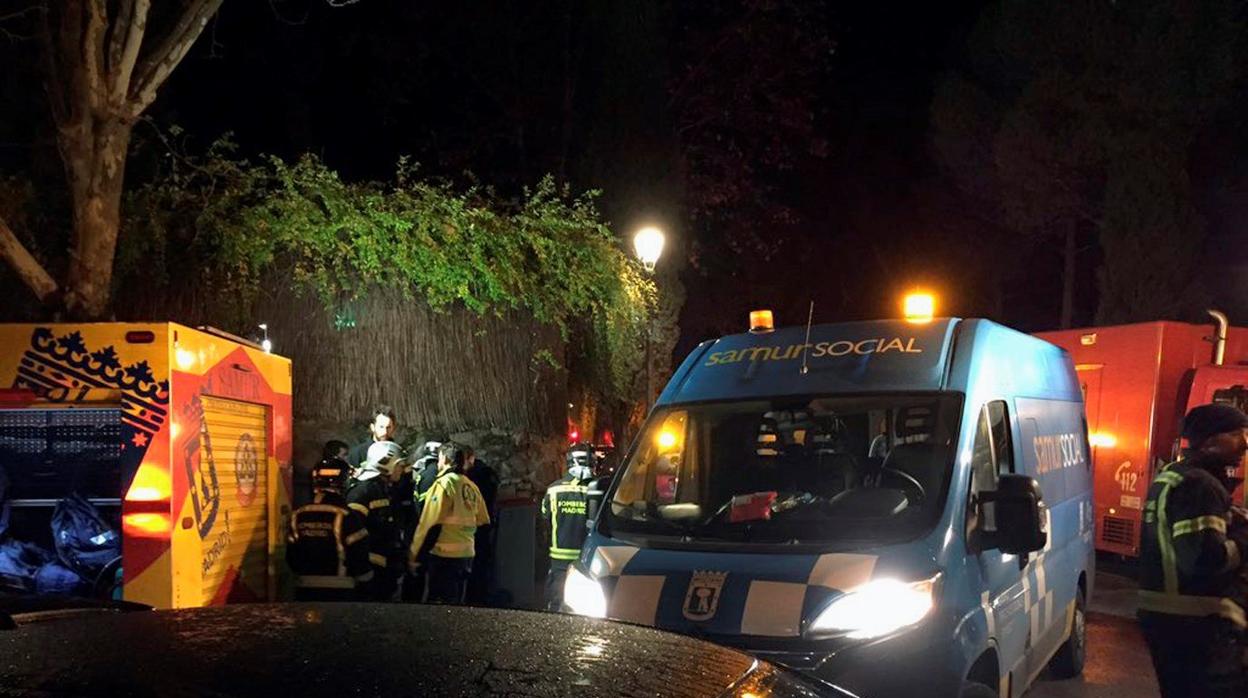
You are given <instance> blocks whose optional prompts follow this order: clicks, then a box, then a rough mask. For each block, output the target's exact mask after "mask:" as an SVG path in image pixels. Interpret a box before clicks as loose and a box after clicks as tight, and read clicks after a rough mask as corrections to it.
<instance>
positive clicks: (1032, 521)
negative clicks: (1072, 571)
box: [979, 473, 1049, 555]
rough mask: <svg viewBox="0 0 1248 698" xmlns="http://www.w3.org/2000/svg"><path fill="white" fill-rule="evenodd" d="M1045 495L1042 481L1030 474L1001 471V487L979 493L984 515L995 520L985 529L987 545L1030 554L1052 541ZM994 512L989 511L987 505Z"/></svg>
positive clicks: (998, 482) (986, 546)
mask: <svg viewBox="0 0 1248 698" xmlns="http://www.w3.org/2000/svg"><path fill="white" fill-rule="evenodd" d="M1043 501H1044V496H1043V495H1042V494H1041V493H1040V483H1038V482H1036V479H1035V478H1033V477H1029V476H1027V475H1019V474H1015V473H1009V474H1004V475H1001V476H1000V477H999V479H998V481H997V489H996V490H995V491H991V492H980V493H979V506H980V508H981V512H980V514H981V516H980V519H981V520H983V521H991V522H993V526H992V527H991V528H988V527H985V529H984V530H983V531H982V534H983V536H984V547H985V548H996V549H997V550H1000V551H1001V552H1003V553H1009V554H1011V555H1026V554H1028V553H1034V552H1035V551H1037V550H1042V549H1043V548H1044V544H1045V543H1046V542H1047V541H1048V537H1049V536H1048V532H1047V531H1046V530H1045V521H1044V513H1043V512H1042V511H1041V507H1042V506H1043V504H1042V502H1043ZM986 507H991V508H992V510H993V511H992V514H991V515H985V512H984V511H983V509H984V508H986Z"/></svg>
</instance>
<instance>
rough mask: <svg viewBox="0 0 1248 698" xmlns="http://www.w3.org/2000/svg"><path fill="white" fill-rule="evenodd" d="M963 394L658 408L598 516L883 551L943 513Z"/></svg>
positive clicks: (639, 529) (634, 528) (709, 537)
mask: <svg viewBox="0 0 1248 698" xmlns="http://www.w3.org/2000/svg"><path fill="white" fill-rule="evenodd" d="M960 403H961V398H960V396H958V395H953V394H941V395H934V394H926V395H896V394H894V395H888V396H873V397H844V396H842V397H816V398H797V399H794V398H784V399H777V400H752V401H744V402H721V403H712V404H700V405H688V406H676V407H672V408H669V409H666V410H663V411H661V412H657V413H656V414H655V415H654V416H653V417H652V418H651V419H650V421H649V423H648V424H647V426H646V430H645V432H644V433H643V435H642V438H641V441H640V442H639V443H638V445H637V447H636V448H635V449H634V451H633V453H632V454H631V456H630V458H629V461H628V463H626V464H625V466H624V469H623V472H622V473H621V474H620V476H619V479H618V481H617V485H616V488H615V490H614V492H613V493H612V494H611V499H610V505H609V506H608V507H606V511H605V512H604V516H605V517H606V522H607V525H608V527H609V529H610V530H612V531H618V532H620V533H633V534H642V535H654V536H673V537H676V538H679V539H681V540H683V541H701V540H705V541H740V542H747V543H767V544H774V543H832V544H838V545H845V546H848V547H859V546H867V545H878V544H881V543H888V542H896V541H900V540H907V539H910V538H913V537H916V536H918V535H920V534H922V533H923V532H925V531H927V530H930V528H931V526H933V525H934V524H935V521H936V519H937V518H938V516H939V514H940V511H941V508H942V507H943V503H944V501H945V492H946V489H947V487H948V482H949V475H950V472H951V470H952V468H951V463H952V461H953V455H954V450H955V449H954V444H955V442H956V434H957V426H958V424H957V423H958V409H959V406H960Z"/></svg>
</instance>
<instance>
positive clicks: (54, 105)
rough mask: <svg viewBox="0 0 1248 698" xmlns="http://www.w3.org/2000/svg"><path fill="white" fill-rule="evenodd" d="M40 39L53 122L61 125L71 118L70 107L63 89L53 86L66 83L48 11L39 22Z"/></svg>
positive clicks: (45, 82) (45, 87)
mask: <svg viewBox="0 0 1248 698" xmlns="http://www.w3.org/2000/svg"><path fill="white" fill-rule="evenodd" d="M39 25H40V26H39V39H40V43H42V44H43V51H41V53H42V54H43V62H44V70H46V71H47V78H46V79H45V80H44V91H45V92H46V93H47V96H48V105H49V107H50V108H51V111H52V123H53V124H55V125H56V126H58V127H59V126H60V125H61V124H63V123H65V121H66V120H68V119H69V108H68V107H67V106H66V104H65V95H64V92H63V91H62V90H59V89H56V90H54V89H53V86H59V85H64V84H65V83H63V82H62V76H61V69H60V61H59V60H58V54H57V50H56V49H57V42H56V40H55V39H53V38H52V27H51V23H50V20H49V19H48V13H47V12H44V13H43V19H42V21H41V22H40V23H39Z"/></svg>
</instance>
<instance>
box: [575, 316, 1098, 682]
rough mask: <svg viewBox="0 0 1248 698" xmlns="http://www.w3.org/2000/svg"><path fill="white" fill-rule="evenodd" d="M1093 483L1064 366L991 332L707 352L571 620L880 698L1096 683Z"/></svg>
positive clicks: (686, 372) (826, 336)
mask: <svg viewBox="0 0 1248 698" xmlns="http://www.w3.org/2000/svg"><path fill="white" fill-rule="evenodd" d="M1090 467H1091V458H1090V454H1089V452H1088V442H1087V427H1086V423H1085V421H1084V411H1083V395H1082V392H1081V389H1080V384H1079V381H1078V379H1077V378H1076V374H1075V370H1074V367H1073V366H1072V365H1071V363H1070V359H1069V358H1068V356H1067V355H1066V353H1065V352H1064V351H1063V350H1061V349H1059V348H1057V347H1055V346H1053V345H1051V344H1049V343H1047V342H1044V341H1042V340H1039V339H1036V338H1034V337H1029V336H1027V335H1025V334H1022V333H1019V332H1016V331H1014V330H1011V329H1008V328H1006V327H1002V326H1001V325H998V324H995V323H992V322H989V321H986V320H974V319H972V320H961V319H936V320H932V321H929V322H926V323H921V324H919V323H911V322H907V321H900V320H898V321H878V322H859V323H845V324H832V325H816V326H813V327H810V328H806V327H793V328H787V329H782V330H778V331H767V332H762V333H749V334H741V335H733V336H729V337H724V338H722V339H718V340H715V341H709V342H705V343H703V344H702V345H700V346H698V348H697V349H695V350H694V351H693V353H692V354H690V355H689V357H688V358H687V359H686V360H685V361H684V363H683V364H682V365H681V366H680V368H679V369H678V370H677V371H676V373H675V374H674V375H673V376H672V379H671V381H670V382H669V383H668V385H667V387H666V388H665V389H664V391H663V393H662V395H661V396H660V398H659V400H658V402H657V403H656V405H655V407H654V410H653V412H652V413H651V414H650V417H649V419H648V420H647V422H646V424H645V426H644V428H643V430H642V432H641V434H640V436H639V437H638V438H637V440H636V441H635V442H634V443H633V445H632V447H631V449H630V450H629V452H628V454H627V456H626V458H625V461H624V463H623V464H622V465H621V467H620V468H619V470H618V472H617V473H616V475H615V476H614V478H613V479H612V481H611V482H610V484H609V485H606V486H605V493H604V494H603V497H604V499H603V501H602V504H601V506H600V508H599V512H598V515H597V517H596V520H595V522H594V524H592V526H593V529H592V530H591V532H590V536H589V539H588V541H587V542H586V544H585V547H584V548H583V549H582V551H581V556H580V558H579V559H578V560H577V562H576V563H575V565H574V566H573V568H572V569H571V570H570V571H569V573H568V577H567V580H566V583H565V586H564V591H565V597H564V603H565V608H566V609H567V610H570V611H573V612H576V613H582V614H586V615H594V616H605V617H608V618H614V619H617V620H622V621H628V622H633V623H639V624H643V625H649V626H654V627H658V628H663V629H666V630H671V631H675V632H679V633H685V634H689V635H694V636H697V637H701V638H704V639H708V640H712V641H714V642H718V643H721V644H724V645H730V646H733V647H738V648H742V649H745V650H748V651H750V652H752V653H754V654H755V655H757V656H759V657H763V658H766V659H768V660H771V661H774V662H777V663H781V664H784V665H786V666H789V667H792V668H795V669H798V670H801V671H803V672H805V673H806V674H807V675H809V676H811V677H814V678H816V679H822V680H826V681H827V682H829V683H835V684H836V685H838V686H841V687H844V688H847V689H849V690H851V691H854V692H856V693H858V694H859V695H862V696H906V695H921V696H966V697H970V696H1002V697H1006V696H1020V695H1022V694H1023V692H1024V691H1025V690H1026V689H1027V687H1028V685H1030V683H1031V682H1032V681H1033V680H1034V679H1035V677H1036V676H1037V675H1038V674H1039V673H1040V672H1041V671H1042V670H1043V669H1044V668H1045V667H1046V666H1047V667H1049V668H1050V670H1051V671H1052V672H1053V673H1054V674H1056V675H1059V676H1074V675H1077V674H1079V673H1080V672H1081V671H1082V669H1083V663H1084V656H1085V639H1086V635H1085V623H1084V608H1085V604H1086V601H1087V599H1088V597H1089V595H1090V594H1091V592H1092V577H1093V569H1094V565H1095V558H1094V553H1093V548H1092V528H1093V523H1092V522H1093V519H1092V477H1091V475H1092V473H1091V470H1090ZM707 669H708V670H709V668H707Z"/></svg>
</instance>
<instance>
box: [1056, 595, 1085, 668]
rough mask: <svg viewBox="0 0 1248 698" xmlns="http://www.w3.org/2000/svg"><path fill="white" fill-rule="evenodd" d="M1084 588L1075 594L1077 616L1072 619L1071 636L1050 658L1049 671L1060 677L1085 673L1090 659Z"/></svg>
mask: <svg viewBox="0 0 1248 698" xmlns="http://www.w3.org/2000/svg"><path fill="white" fill-rule="evenodd" d="M1085 605H1086V602H1085V601H1084V598H1083V589H1080V590H1079V592H1078V593H1077V594H1076V595H1075V616H1074V618H1072V619H1071V621H1070V625H1071V628H1070V637H1068V638H1066V642H1065V643H1063V644H1062V646H1061V647H1059V648H1058V649H1057V654H1055V655H1053V659H1050V660H1049V673H1050V674H1052V675H1053V677H1054V678H1058V679H1073V678H1074V677H1076V676H1078V675H1080V674H1082V673H1083V665H1084V662H1086V661H1087V659H1088V620H1087V614H1086V612H1085V609H1084V606H1085Z"/></svg>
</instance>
